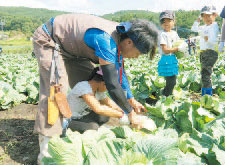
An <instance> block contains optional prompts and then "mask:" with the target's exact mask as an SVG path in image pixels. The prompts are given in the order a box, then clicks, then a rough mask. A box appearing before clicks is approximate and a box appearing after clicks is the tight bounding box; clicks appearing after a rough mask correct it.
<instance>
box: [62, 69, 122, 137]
mask: <svg viewBox="0 0 225 165" xmlns="http://www.w3.org/2000/svg"><path fill="white" fill-rule="evenodd" d="M105 92H106V86H105V82H104V80H103V76H102V71H101V69H100V68H99V67H96V68H95V69H94V70H93V72H92V74H91V75H90V77H89V79H88V80H87V81H81V82H79V83H77V84H76V85H75V86H74V88H73V89H72V90H71V91H70V93H69V94H68V95H67V100H68V103H69V106H70V109H71V111H72V117H71V119H66V120H64V130H63V136H65V132H66V129H67V127H68V128H70V129H71V130H72V131H78V132H80V133H83V132H84V131H86V130H90V129H94V130H97V129H98V128H99V127H100V126H101V125H102V124H104V123H106V122H108V120H109V117H115V118H121V117H122V116H123V114H124V111H123V110H122V109H121V108H120V107H119V106H117V105H116V104H115V103H114V102H113V101H112V100H111V99H110V98H109V97H108V96H106V93H105Z"/></svg>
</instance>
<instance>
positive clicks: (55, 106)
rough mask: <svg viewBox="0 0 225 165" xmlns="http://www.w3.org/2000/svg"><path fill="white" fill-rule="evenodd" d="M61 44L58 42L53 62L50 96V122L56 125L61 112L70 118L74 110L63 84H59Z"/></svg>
mask: <svg viewBox="0 0 225 165" xmlns="http://www.w3.org/2000/svg"><path fill="white" fill-rule="evenodd" d="M58 51H59V45H58V44H57V43H56V46H55V50H54V54H53V57H52V63H51V75H50V85H51V86H50V97H49V98H48V124H51V125H54V124H55V122H56V121H57V119H58V117H59V112H60V113H61V114H62V115H63V117H65V118H70V117H71V116H72V112H71V110H70V107H69V104H68V102H67V98H66V95H65V94H64V93H62V92H61V87H62V85H61V84H59V79H60V75H61V72H60V69H59V59H58V58H59V55H58Z"/></svg>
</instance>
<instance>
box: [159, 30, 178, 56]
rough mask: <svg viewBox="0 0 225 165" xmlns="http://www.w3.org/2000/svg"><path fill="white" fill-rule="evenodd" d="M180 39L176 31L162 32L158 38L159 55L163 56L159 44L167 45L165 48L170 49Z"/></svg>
mask: <svg viewBox="0 0 225 165" xmlns="http://www.w3.org/2000/svg"><path fill="white" fill-rule="evenodd" d="M179 39H180V37H179V36H178V34H177V32H176V31H171V32H165V31H162V32H161V33H160V36H159V53H160V54H165V53H164V52H163V50H162V48H161V46H160V45H161V44H163V45H167V48H172V47H173V44H174V43H175V42H176V41H178V40H179Z"/></svg>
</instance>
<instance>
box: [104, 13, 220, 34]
mask: <svg viewBox="0 0 225 165" xmlns="http://www.w3.org/2000/svg"><path fill="white" fill-rule="evenodd" d="M159 14H160V13H158V12H151V11H144V10H125V11H119V12H115V13H112V14H105V15H103V17H104V18H106V19H109V20H112V21H116V22H126V21H129V20H132V19H136V18H142V19H147V20H149V21H151V22H153V23H155V24H156V25H157V26H158V28H159V29H160V28H161V27H160V23H159ZM199 14H200V11H198V10H193V11H184V10H178V11H175V15H176V25H175V28H176V29H177V32H178V34H179V36H180V37H182V38H187V37H188V36H189V35H196V33H193V32H192V31H191V30H190V29H191V26H192V25H193V23H194V21H195V20H196V19H197V18H198V16H199ZM216 21H217V23H218V25H219V27H220V26H221V23H222V19H221V18H220V17H217V19H216Z"/></svg>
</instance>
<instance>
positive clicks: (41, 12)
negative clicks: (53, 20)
mask: <svg viewBox="0 0 225 165" xmlns="http://www.w3.org/2000/svg"><path fill="white" fill-rule="evenodd" d="M0 13H1V14H0V16H9V15H10V16H25V17H52V16H56V15H60V14H65V13H68V12H63V11H56V10H48V9H41V8H28V7H3V6H0Z"/></svg>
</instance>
